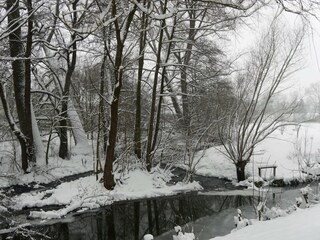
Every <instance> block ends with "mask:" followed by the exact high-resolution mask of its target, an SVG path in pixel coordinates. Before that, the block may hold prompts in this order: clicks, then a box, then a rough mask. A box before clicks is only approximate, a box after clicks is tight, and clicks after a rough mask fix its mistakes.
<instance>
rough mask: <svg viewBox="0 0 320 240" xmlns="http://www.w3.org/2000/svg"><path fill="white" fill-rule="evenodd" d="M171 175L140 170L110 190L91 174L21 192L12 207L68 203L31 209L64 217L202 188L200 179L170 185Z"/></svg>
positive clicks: (40, 215)
mask: <svg viewBox="0 0 320 240" xmlns="http://www.w3.org/2000/svg"><path fill="white" fill-rule="evenodd" d="M171 176H172V174H171V172H170V171H168V170H163V169H161V168H159V167H155V168H153V169H152V171H151V173H148V172H147V171H145V170H141V169H136V170H133V171H130V172H129V173H127V174H126V175H125V178H122V181H121V183H120V182H118V183H117V185H116V187H115V189H114V190H112V191H107V190H106V189H105V188H104V187H103V184H102V183H99V181H96V178H95V176H88V177H83V178H80V179H77V180H74V181H71V182H65V183H61V184H60V185H59V186H57V187H56V188H54V189H50V190H46V191H39V192H31V193H24V194H21V195H18V196H16V197H14V198H12V199H11V203H10V206H9V207H10V208H12V209H13V210H21V209H23V208H25V207H44V206H47V205H62V206H64V208H62V209H60V210H54V211H47V212H45V211H31V212H30V217H32V218H42V219H52V218H61V217H62V216H64V215H66V214H67V213H69V212H71V211H75V210H80V209H81V210H84V209H93V208H98V207H100V206H105V205H110V204H111V203H113V202H115V201H121V200H129V199H139V198H147V197H157V196H166V195H173V194H176V193H178V192H182V191H185V192H187V191H197V190H201V189H202V187H201V186H200V185H199V183H198V182H193V183H181V182H180V183H177V184H175V185H168V184H167V183H168V182H169V181H170V179H171Z"/></svg>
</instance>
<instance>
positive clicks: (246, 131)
mask: <svg viewBox="0 0 320 240" xmlns="http://www.w3.org/2000/svg"><path fill="white" fill-rule="evenodd" d="M302 38H303V31H299V32H297V33H295V35H294V36H292V38H291V41H285V40H284V37H283V36H281V35H280V33H279V31H278V30H277V28H276V27H275V26H274V24H272V26H271V29H270V33H269V34H268V35H267V36H264V40H263V41H261V43H260V45H259V49H258V50H256V51H254V52H253V53H252V54H251V55H250V59H249V63H248V65H247V66H246V70H245V72H244V73H241V74H239V76H238V77H237V85H236V86H235V91H236V97H237V100H236V101H235V104H234V106H233V108H232V109H231V110H230V114H229V115H228V116H227V117H226V119H224V121H222V122H221V123H220V126H219V137H220V141H221V142H222V145H223V147H224V150H225V152H224V153H225V155H226V156H227V157H228V158H229V159H230V160H231V161H232V162H233V163H234V165H235V166H236V172H237V179H238V181H242V180H244V179H245V167H246V165H247V164H248V162H249V161H250V159H251V157H252V155H253V153H254V149H255V147H256V146H257V144H259V143H260V142H261V141H263V140H264V139H265V138H266V137H268V136H269V135H270V134H271V133H272V132H274V131H275V130H276V129H277V128H279V127H280V126H282V125H283V124H284V122H283V120H284V118H285V117H286V115H287V114H290V113H291V111H292V106H291V107H290V106H287V107H285V108H284V109H283V110H282V111H276V112H273V111H270V109H269V105H270V103H271V100H272V99H273V98H274V96H275V95H276V94H277V90H278V89H279V86H280V84H281V83H282V82H283V81H284V80H286V79H288V77H289V76H290V74H292V73H293V72H294V71H296V70H297V65H296V64H297V62H298V60H297V58H296V54H297V52H298V50H299V47H300V45H301V42H302Z"/></svg>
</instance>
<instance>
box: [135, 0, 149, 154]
mask: <svg viewBox="0 0 320 240" xmlns="http://www.w3.org/2000/svg"><path fill="white" fill-rule="evenodd" d="M145 2H146V0H144V1H143V4H145ZM148 5H150V2H149V4H148ZM147 25H148V18H147V16H146V14H145V13H144V12H143V13H142V19H141V29H142V30H143V31H141V32H140V41H139V67H138V82H137V90H136V119H135V129H134V153H135V154H136V156H137V157H138V158H139V159H141V156H142V154H141V82H142V73H143V65H144V50H145V46H146V39H147V31H146V30H145V28H146V26H147Z"/></svg>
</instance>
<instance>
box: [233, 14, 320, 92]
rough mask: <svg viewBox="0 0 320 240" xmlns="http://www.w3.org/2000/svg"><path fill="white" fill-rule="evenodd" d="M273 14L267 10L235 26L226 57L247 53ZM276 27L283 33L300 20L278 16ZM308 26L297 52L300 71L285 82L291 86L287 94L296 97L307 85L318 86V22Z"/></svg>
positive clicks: (319, 31)
mask: <svg viewBox="0 0 320 240" xmlns="http://www.w3.org/2000/svg"><path fill="white" fill-rule="evenodd" d="M274 15H275V10H274V9H270V8H269V9H267V10H264V11H263V12H259V13H258V14H256V15H255V16H254V17H251V18H249V19H247V20H246V23H247V25H245V24H243V25H242V26H241V27H240V28H239V27H238V28H237V30H236V31H235V32H234V33H233V35H232V36H231V44H230V43H229V46H230V50H229V51H230V54H231V55H235V56H237V55H239V54H241V53H244V52H246V51H249V50H250V48H252V46H254V45H255V44H256V41H257V40H258V39H259V37H261V35H262V34H263V32H265V31H266V28H267V27H268V26H269V25H270V22H271V20H272V19H273V16H274ZM280 24H282V25H283V26H284V31H288V29H289V30H290V29H292V30H293V29H294V28H297V27H299V26H301V25H302V21H301V18H300V17H299V16H297V15H295V14H292V13H282V14H281V23H280ZM310 26H311V27H310V28H309V29H308V30H307V32H306V34H305V39H304V42H303V51H302V53H301V55H302V59H303V60H302V64H301V67H303V68H302V69H301V70H300V71H298V72H296V73H295V74H294V75H293V76H292V79H291V80H290V83H289V84H290V85H291V86H292V89H291V90H289V92H298V93H299V94H300V96H301V95H303V94H304V89H305V88H307V87H308V86H309V85H310V84H312V83H315V82H319V84H320V22H319V21H317V20H315V19H310Z"/></svg>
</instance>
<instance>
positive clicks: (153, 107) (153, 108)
mask: <svg viewBox="0 0 320 240" xmlns="http://www.w3.org/2000/svg"><path fill="white" fill-rule="evenodd" d="M163 9H164V12H163V14H165V13H166V9H167V0H165V2H164V8H163ZM165 26H166V23H165V21H162V22H161V29H160V35H159V43H158V50H157V62H156V69H155V72H154V80H153V88H152V101H151V109H150V119H149V128H148V140H147V152H146V166H147V170H148V171H151V167H152V157H153V152H152V142H153V134H154V133H153V128H154V116H155V111H156V95H157V85H158V78H159V71H160V64H161V51H162V42H163V33H164V27H165Z"/></svg>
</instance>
